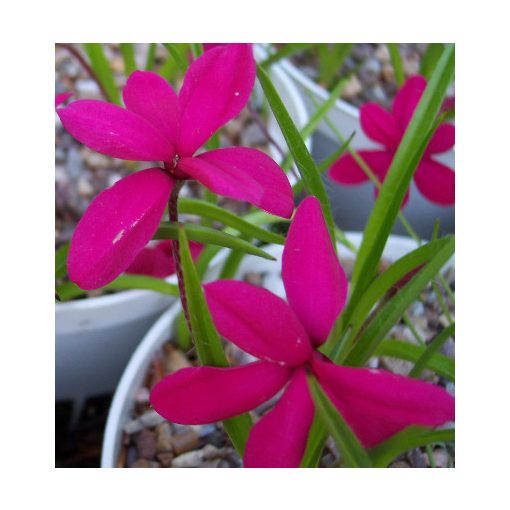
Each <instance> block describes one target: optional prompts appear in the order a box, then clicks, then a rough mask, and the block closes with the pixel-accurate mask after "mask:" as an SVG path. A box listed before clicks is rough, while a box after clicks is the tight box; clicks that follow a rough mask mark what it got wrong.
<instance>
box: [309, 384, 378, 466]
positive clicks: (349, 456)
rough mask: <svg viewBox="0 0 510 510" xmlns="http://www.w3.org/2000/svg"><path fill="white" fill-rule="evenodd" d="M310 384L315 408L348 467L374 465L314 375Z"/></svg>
mask: <svg viewBox="0 0 510 510" xmlns="http://www.w3.org/2000/svg"><path fill="white" fill-rule="evenodd" d="M308 385H309V387H310V392H311V394H312V397H313V400H314V403H315V408H316V410H317V412H318V413H319V414H320V416H321V419H322V421H323V423H324V425H325V426H326V429H327V430H328V432H329V433H330V434H331V436H332V437H333V439H334V441H335V443H336V445H337V447H338V450H339V451H340V453H341V454H342V457H343V459H344V460H345V465H346V466H347V467H358V468H359V467H363V468H367V467H372V462H371V461H370V458H369V456H368V454H367V452H366V451H365V449H364V448H363V447H362V446H361V444H360V442H359V441H358V439H357V437H356V436H355V435H354V432H352V430H351V428H350V427H349V425H348V424H347V422H346V421H345V420H344V418H343V417H342V416H341V415H340V414H339V412H338V410H337V409H336V407H335V406H334V405H333V404H332V403H331V402H330V400H329V398H328V397H327V396H326V394H325V393H324V391H323V390H322V388H321V386H320V385H319V383H318V382H317V381H316V380H315V378H314V377H312V376H309V377H308Z"/></svg>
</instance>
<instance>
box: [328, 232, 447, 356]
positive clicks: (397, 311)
mask: <svg viewBox="0 0 510 510" xmlns="http://www.w3.org/2000/svg"><path fill="white" fill-rule="evenodd" d="M454 251H455V239H454V238H453V237H449V238H448V240H447V242H446V243H445V244H444V245H443V246H442V248H441V249H440V250H439V251H438V252H437V253H436V254H435V255H434V256H433V257H432V258H431V259H430V261H429V262H428V263H427V264H426V265H425V266H424V267H423V268H422V269H421V270H420V271H419V272H418V273H417V274H415V275H414V276H413V277H412V278H411V280H410V281H409V282H408V283H406V284H405V285H404V286H403V287H402V288H400V289H399V290H398V292H396V294H395V295H394V296H393V297H392V298H391V299H390V300H388V301H387V303H386V304H385V305H384V306H382V307H381V309H380V310H379V311H378V313H377V314H376V315H375V317H373V318H372V320H371V321H370V323H369V324H368V325H367V326H366V328H364V329H362V330H361V334H360V335H359V336H358V338H357V339H356V343H355V344H354V347H353V348H352V350H351V351H350V353H349V355H348V356H347V358H346V364H348V365H352V366H363V365H364V364H365V362H366V361H367V360H368V358H369V357H370V356H371V355H372V354H373V352H374V351H375V349H376V348H377V345H378V344H379V342H380V341H381V340H382V339H383V338H384V337H385V336H386V335H387V334H388V332H389V331H390V329H391V328H392V327H393V326H394V325H395V324H396V323H397V321H398V319H399V318H400V317H402V315H403V313H404V312H405V311H406V310H407V308H408V307H409V306H410V305H411V303H412V302H413V301H414V300H415V299H417V298H418V296H419V295H420V292H421V291H422V290H423V289H424V288H425V286H426V285H427V283H428V282H429V281H430V280H432V279H433V278H434V277H435V275H436V274H437V273H438V272H439V271H440V270H441V268H442V267H443V266H444V265H445V264H446V262H447V261H448V259H449V258H450V257H451V256H452V255H453V253H454ZM353 340H354V339H353ZM335 360H336V358H335Z"/></svg>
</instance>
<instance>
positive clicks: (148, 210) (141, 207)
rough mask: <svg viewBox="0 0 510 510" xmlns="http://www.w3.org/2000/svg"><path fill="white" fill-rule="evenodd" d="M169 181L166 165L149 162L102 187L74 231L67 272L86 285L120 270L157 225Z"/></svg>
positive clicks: (93, 286) (103, 282) (97, 283)
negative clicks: (148, 164) (132, 172)
mask: <svg viewBox="0 0 510 510" xmlns="http://www.w3.org/2000/svg"><path fill="white" fill-rule="evenodd" d="M173 183H174V181H173V179H172V178H171V177H170V176H169V175H168V174H167V173H166V172H165V171H163V170H161V169H160V168H150V169H148V170H142V171H141V172H136V173H134V174H131V175H128V176H127V177H124V178H123V179H121V180H120V181H118V182H117V183H115V184H114V185H113V186H112V187H111V188H108V189H107V190H105V191H103V192H102V193H100V194H99V195H98V196H97V197H96V198H95V199H94V200H93V201H92V203H91V204H90V205H89V207H88V209H87V210H86V211H85V214H84V216H83V217H82V219H81V220H80V222H79V223H78V225H77V227H76V230H75V231H74V234H73V238H72V240H71V246H70V248H69V257H68V261H67V266H68V270H69V278H70V279H71V280H72V281H73V282H75V283H76V284H78V285H79V286H80V287H81V288H82V289H86V290H89V289H97V288H99V287H102V286H103V285H106V284H107V283H109V282H111V281H112V280H113V279H114V278H116V277H117V276H118V275H119V274H121V273H122V272H124V271H125V270H126V269H127V268H128V267H129V265H130V264H131V262H133V260H134V259H135V257H136V256H137V254H138V253H139V252H140V250H141V249H142V248H143V247H144V246H145V245H146V244H147V242H148V241H149V240H150V239H151V237H152V235H153V234H154V232H155V231H156V229H157V228H158V225H159V222H160V221H161V217H162V216H163V212H164V210H165V207H166V205H167V202H168V198H169V197H170V192H171V190H172V187H173Z"/></svg>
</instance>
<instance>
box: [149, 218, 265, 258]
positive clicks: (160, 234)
mask: <svg viewBox="0 0 510 510" xmlns="http://www.w3.org/2000/svg"><path fill="white" fill-rule="evenodd" d="M179 226H183V228H184V229H185V230H186V236H187V237H188V238H189V239H190V240H191V241H196V242H198V243H202V244H216V245H218V246H223V247H225V248H231V249H233V250H240V251H244V252H246V253H250V254H251V255H256V256H258V257H262V258H264V259H268V260H275V258H274V257H273V256H271V255H269V254H268V253H266V252H265V251H264V250H261V249H260V248H257V247H256V246H253V244H250V243H249V242H247V241H245V240H243V239H239V238H238V237H234V236H232V235H230V234H226V233H225V232H222V231H220V230H216V229H214V228H208V227H204V226H203V225H193V224H190V223H188V224H186V225H179V224H176V223H170V222H164V223H161V224H160V226H159V228H158V230H157V231H156V233H155V234H154V237H153V239H178V238H179V232H178V230H179Z"/></svg>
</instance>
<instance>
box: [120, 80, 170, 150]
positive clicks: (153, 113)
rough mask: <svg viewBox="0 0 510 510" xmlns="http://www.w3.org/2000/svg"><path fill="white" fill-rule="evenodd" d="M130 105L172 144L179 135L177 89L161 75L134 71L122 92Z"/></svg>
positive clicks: (130, 108) (130, 107) (132, 109)
mask: <svg viewBox="0 0 510 510" xmlns="http://www.w3.org/2000/svg"><path fill="white" fill-rule="evenodd" d="M122 97H123V98H124V103H125V104H126V108H127V109H128V110H130V111H132V112H134V113H137V114H138V115H140V117H143V118H144V119H145V120H147V121H148V122H150V123H151V124H152V125H153V126H154V127H155V128H157V129H158V130H159V131H161V133H162V134H163V135H164V136H165V138H166V139H167V140H168V141H170V142H171V143H175V142H176V141H177V137H178V135H179V99H178V97H177V94H176V93H175V92H174V89H173V88H172V87H171V86H170V85H169V84H168V82H167V81H166V80H165V79H164V78H162V77H161V76H159V74H156V73H152V72H150V71H135V72H134V73H132V74H131V75H130V76H129V78H128V80H127V82H126V86H125V87H124V91H123V93H122Z"/></svg>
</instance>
